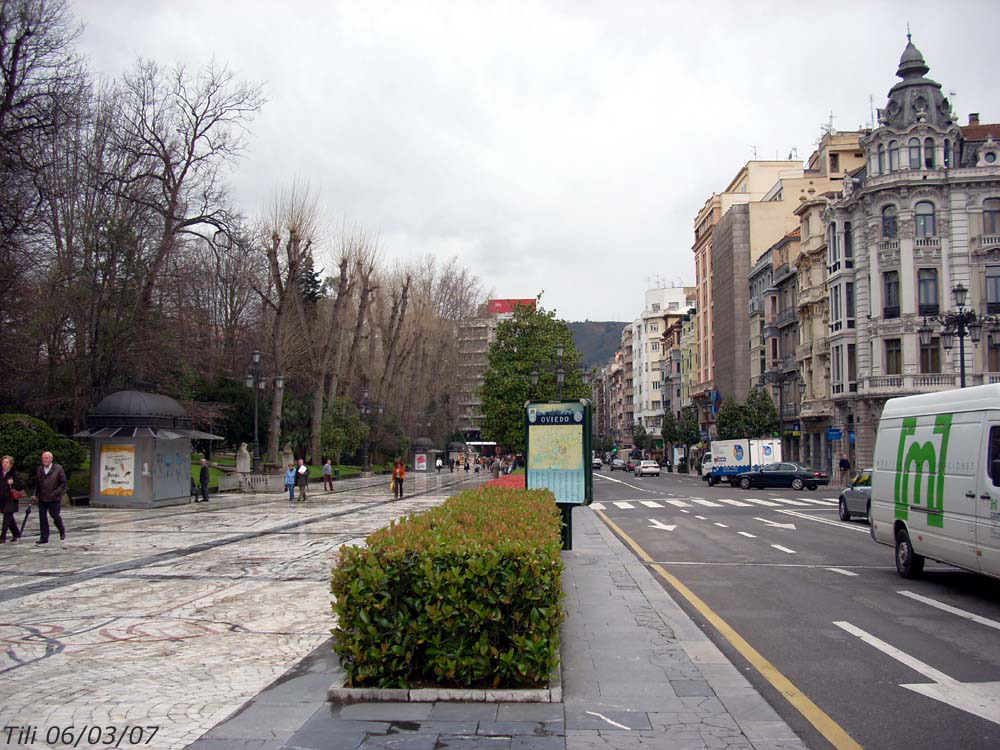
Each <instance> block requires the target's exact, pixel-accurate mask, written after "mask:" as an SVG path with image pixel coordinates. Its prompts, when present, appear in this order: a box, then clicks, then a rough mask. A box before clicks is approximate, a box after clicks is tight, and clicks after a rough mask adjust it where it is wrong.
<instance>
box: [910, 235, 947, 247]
mask: <svg viewBox="0 0 1000 750" xmlns="http://www.w3.org/2000/svg"><path fill="white" fill-rule="evenodd" d="M913 246H914V247H941V238H940V237H917V238H916V239H915V240H914V241H913Z"/></svg>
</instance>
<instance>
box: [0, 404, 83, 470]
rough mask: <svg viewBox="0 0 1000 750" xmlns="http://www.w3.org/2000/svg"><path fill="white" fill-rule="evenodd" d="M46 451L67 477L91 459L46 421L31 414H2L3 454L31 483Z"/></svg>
mask: <svg viewBox="0 0 1000 750" xmlns="http://www.w3.org/2000/svg"><path fill="white" fill-rule="evenodd" d="M43 451H52V454H53V456H55V461H56V463H57V464H60V465H61V466H62V467H63V469H65V470H66V476H67V477H68V476H69V475H70V474H72V473H73V472H74V471H76V470H77V469H79V468H80V466H82V465H83V462H84V461H85V460H86V458H87V452H86V451H85V450H84V449H83V447H81V446H80V444H79V443H77V442H76V441H74V440H73V439H71V438H68V437H65V436H63V435H60V434H59V433H57V432H56V431H55V430H53V429H52V428H51V427H49V426H48V425H47V424H45V422H43V421H42V420H40V419H36V418H35V417H32V416H29V415H27V414H0V453H2V454H10V455H11V456H12V457H13V459H14V465H15V467H16V469H17V471H19V472H21V473H22V474H23V475H24V476H26V477H27V478H28V479H29V480H30V481H34V476H35V468H36V467H37V466H38V465H39V464H40V463H41V462H42V452H43Z"/></svg>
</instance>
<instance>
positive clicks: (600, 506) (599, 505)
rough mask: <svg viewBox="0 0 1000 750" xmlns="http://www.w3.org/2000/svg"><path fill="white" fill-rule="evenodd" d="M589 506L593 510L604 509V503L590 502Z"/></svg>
mask: <svg viewBox="0 0 1000 750" xmlns="http://www.w3.org/2000/svg"><path fill="white" fill-rule="evenodd" d="M590 507H591V508H593V509H594V510H604V503H591V504H590Z"/></svg>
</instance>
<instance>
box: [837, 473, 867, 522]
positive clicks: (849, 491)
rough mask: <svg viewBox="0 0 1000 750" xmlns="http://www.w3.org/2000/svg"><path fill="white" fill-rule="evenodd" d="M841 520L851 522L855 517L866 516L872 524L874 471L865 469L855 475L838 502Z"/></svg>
mask: <svg viewBox="0 0 1000 750" xmlns="http://www.w3.org/2000/svg"><path fill="white" fill-rule="evenodd" d="M837 507H838V509H839V510H840V520H841V521H850V520H851V519H852V518H853V517H854V516H864V518H865V520H866V521H868V522H869V523H871V512H872V470H871V469H865V470H864V471H860V472H858V473H857V474H855V475H854V478H853V479H852V480H851V481H850V482H849V483H848V484H847V488H846V489H845V490H844V491H843V492H841V493H840V499H839V500H838V501H837Z"/></svg>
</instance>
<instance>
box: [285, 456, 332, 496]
mask: <svg viewBox="0 0 1000 750" xmlns="http://www.w3.org/2000/svg"><path fill="white" fill-rule="evenodd" d="M329 463H330V462H329V461H327V464H329ZM324 468H325V465H324ZM331 476H332V475H331ZM296 487H298V490H299V500H298V501H299V502H300V503H304V502H305V501H306V496H307V494H308V492H307V490H308V488H309V467H308V466H306V461H305V459H304V458H300V459H299V465H298V467H296V466H295V464H288V469H287V470H286V471H285V489H286V490H288V502H290V503H294V502H295V488H296ZM330 489H331V490H332V489H333V486H332V483H331V486H330Z"/></svg>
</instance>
